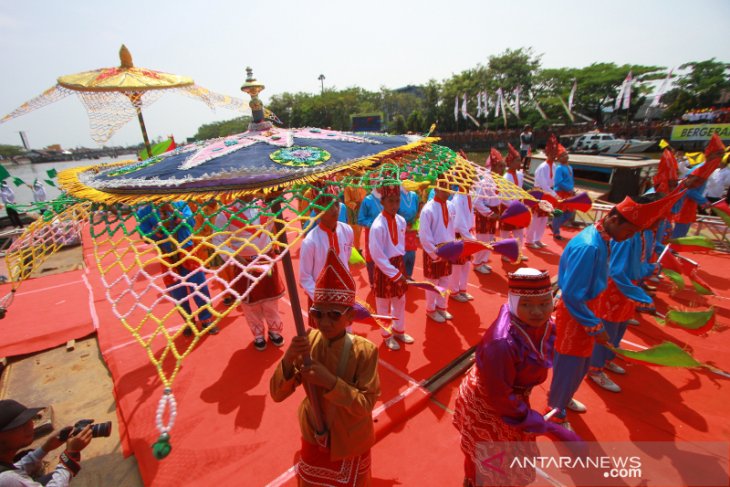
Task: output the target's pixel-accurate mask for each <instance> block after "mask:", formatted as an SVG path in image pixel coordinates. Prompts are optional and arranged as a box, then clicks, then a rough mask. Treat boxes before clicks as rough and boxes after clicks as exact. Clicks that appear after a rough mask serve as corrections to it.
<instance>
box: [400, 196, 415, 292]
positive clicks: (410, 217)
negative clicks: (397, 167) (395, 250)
mask: <svg viewBox="0 0 730 487" xmlns="http://www.w3.org/2000/svg"><path fill="white" fill-rule="evenodd" d="M398 214H399V215H400V216H402V217H403V218H404V219H405V220H406V253H405V255H404V256H403V262H404V263H405V266H406V277H407V278H408V279H411V278H412V277H413V267H414V266H415V265H416V245H417V244H416V242H417V241H418V231H417V230H414V229H413V226H414V224H415V223H416V221H417V220H418V194H417V193H416V192H415V191H408V190H406V189H405V188H404V187H403V186H401V190H400V208H399V209H398Z"/></svg>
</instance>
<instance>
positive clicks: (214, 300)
mask: <svg viewBox="0 0 730 487" xmlns="http://www.w3.org/2000/svg"><path fill="white" fill-rule="evenodd" d="M353 166H356V165H353ZM104 167H108V166H104ZM358 167H359V168H358V169H348V168H345V169H338V170H337V171H335V172H329V173H328V174H327V175H326V176H320V178H319V180H317V178H315V177H313V178H312V179H313V180H314V181H313V182H301V181H300V182H297V183H292V182H290V183H277V186H276V191H272V187H269V188H266V191H264V189H262V190H260V191H258V194H255V193H254V192H253V191H251V190H250V189H247V190H245V191H238V192H237V191H230V192H225V193H220V194H218V195H215V196H214V197H213V196H211V195H204V196H201V195H200V194H195V193H190V194H172V195H163V194H158V195H145V196H142V195H134V196H130V195H118V196H119V199H120V200H121V201H123V202H118V203H113V202H109V199H113V198H114V197H115V195H114V194H111V193H101V192H98V193H99V194H100V195H103V197H104V198H103V201H104V202H103V203H101V202H98V201H92V200H90V199H85V200H75V199H73V198H70V199H65V200H57V201H55V202H53V203H52V204H51V205H49V206H46V207H45V212H44V213H43V217H42V218H40V219H38V220H37V221H36V222H34V223H33V224H32V225H31V226H30V227H29V228H28V229H27V231H26V232H25V233H24V234H23V236H22V237H21V238H19V239H18V240H17V241H16V242H15V243H14V244H13V245H12V247H11V248H10V251H9V252H8V253H7V256H6V259H7V262H8V268H9V269H11V277H12V280H13V281H15V282H14V283H13V286H14V289H15V288H17V287H18V285H19V284H20V282H22V281H23V280H24V279H27V278H28V277H29V276H30V274H31V273H32V272H33V271H34V270H35V269H37V268H39V266H40V265H41V264H42V263H43V262H44V261H45V260H46V259H47V258H48V257H49V256H50V255H52V254H53V253H55V252H57V251H58V250H59V249H60V248H61V247H62V246H63V245H64V242H66V241H67V239H68V238H70V237H72V236H76V237H80V236H81V233H82V226H84V225H87V224H88V228H89V232H90V234H91V237H92V239H93V245H94V256H95V259H96V264H97V266H98V270H99V274H100V276H101V279H102V281H103V284H104V287H105V288H106V296H107V299H108V301H109V302H110V303H111V304H112V308H113V311H114V314H115V315H116V316H117V317H118V318H119V320H120V322H121V323H122V325H123V326H124V327H125V328H126V329H127V330H128V331H129V333H130V334H131V335H132V336H133V337H134V339H135V340H136V342H137V343H138V344H139V345H140V346H141V347H142V348H144V350H145V352H146V353H147V356H148V357H149V359H150V361H151V362H152V364H153V365H154V366H155V367H156V369H157V373H158V375H159V378H160V381H161V382H162V384H164V386H165V393H164V396H163V398H162V399H161V406H160V408H161V411H162V412H160V411H158V428H159V429H160V432H161V433H162V436H165V435H167V436H165V438H164V441H168V440H169V429H170V428H171V426H172V422H173V421H174V417H170V422H169V424H168V425H164V424H162V414H163V412H164V410H165V408H167V407H168V406H169V407H170V408H172V406H171V405H172V403H174V397H173V396H172V385H173V382H174V380H175V377H176V375H177V373H178V372H179V370H180V367H181V365H182V363H183V361H184V359H185V357H187V356H188V355H189V354H190V353H192V352H193V351H194V350H195V347H196V345H197V344H198V342H199V341H200V339H201V337H202V336H203V335H204V334H205V333H208V332H209V331H210V330H211V329H213V327H215V326H216V325H217V324H218V323H220V321H221V320H222V319H224V318H225V317H226V316H227V315H228V314H229V313H231V312H232V311H233V310H234V309H235V308H236V307H237V306H238V305H239V304H240V303H241V302H245V301H246V299H247V297H248V296H249V295H250V294H251V292H252V291H253V290H254V289H255V287H256V285H257V284H258V283H259V282H260V281H261V280H262V279H263V277H264V276H265V275H268V274H269V273H271V272H273V270H274V268H275V267H276V266H278V265H279V264H278V263H279V261H280V260H282V258H283V256H284V255H285V253H286V252H288V251H289V250H290V249H291V248H292V246H293V245H296V244H297V243H298V242H299V241H300V240H301V239H302V238H303V237H304V236H305V232H306V230H307V229H308V228H309V227H311V226H312V225H314V224H315V223H316V221H317V219H318V216H319V215H320V214H321V213H322V212H323V211H325V210H327V209H329V208H331V207H332V205H335V204H339V203H338V202H339V200H340V198H341V197H342V195H343V194H344V189H345V188H347V187H361V188H365V189H368V190H369V189H372V188H374V187H377V186H378V185H380V184H382V183H383V182H385V183H386V184H387V183H389V182H391V183H392V182H396V181H397V182H402V183H403V184H404V187H406V188H407V189H413V190H418V191H421V195H422V200H423V201H425V196H426V193H427V191H428V190H429V188H430V187H432V186H434V185H435V184H439V182H444V183H446V184H447V186H448V191H450V192H452V193H469V194H471V195H473V197H475V198H479V197H497V198H499V199H501V200H514V199H522V200H526V199H532V197H531V196H530V195H528V194H527V193H526V192H524V191H523V190H522V189H520V188H518V187H516V186H514V185H512V184H511V183H510V182H508V181H506V180H505V179H503V178H501V177H499V176H493V175H492V174H491V173H490V172H489V171H488V170H486V169H485V168H483V167H480V166H477V165H476V164H474V163H471V162H469V161H467V160H465V159H463V158H462V157H460V156H458V155H457V154H456V153H455V152H453V151H452V150H450V149H448V148H446V147H442V146H438V145H435V144H430V143H425V144H422V145H419V146H417V147H416V148H415V149H413V150H409V151H404V152H398V151H391V152H389V153H388V156H387V158H385V159H380V160H373V163H372V165H371V167H362V166H358ZM100 168H101V167H92V168H87V169H85V170H86V171H96V170H98V169H100ZM70 174H71V176H72V178H76V177H78V175H79V172H78V171H76V172H74V170H70ZM66 176H67V177H64V173H61V175H60V176H59V181H60V182H61V183H62V185H63V182H64V180H68V175H66ZM64 186H73V185H64ZM65 189H67V190H68V191H69V192H70V193H72V194H73V193H74V191H73V190H71V189H69V187H66V188H65ZM94 191H95V190H92V191H91V192H87V193H84V192H83V191H82V190H79V191H77V192H78V193H84V194H85V196H86V197H90V196H92V195H94V194H95V192H94ZM77 196H78V195H77ZM99 199H101V198H99ZM39 209H40V208H36V210H39ZM23 210H25V208H21V211H23ZM4 304H5V305H8V304H9V298H7V297H6V301H5V303H4ZM185 330H189V331H188V333H189V334H190V335H191V336H190V339H188V340H186V339H183V338H181V335H182V334H184V333H186V332H185ZM161 439H162V437H161ZM164 441H163V443H164ZM158 447H159V448H158V449H159V450H160V451H169V448H168V447H169V445H167V446H165V444H161V445H158ZM161 455H162V453H161ZM163 456H164V455H163Z"/></svg>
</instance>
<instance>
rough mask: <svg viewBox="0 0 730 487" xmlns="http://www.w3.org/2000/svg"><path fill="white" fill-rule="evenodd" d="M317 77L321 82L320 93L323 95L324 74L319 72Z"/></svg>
mask: <svg viewBox="0 0 730 487" xmlns="http://www.w3.org/2000/svg"><path fill="white" fill-rule="evenodd" d="M317 79H318V80H319V81H320V83H322V94H323V95H324V75H323V74H320V75H319V78H317Z"/></svg>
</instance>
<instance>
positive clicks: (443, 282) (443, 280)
mask: <svg viewBox="0 0 730 487" xmlns="http://www.w3.org/2000/svg"><path fill="white" fill-rule="evenodd" d="M426 280H427V281H428V282H432V283H434V284H436V285H437V286H441V287H442V288H444V289H449V281H451V275H448V276H444V277H440V278H438V279H426ZM446 303H447V301H446V297H445V296H441V295H440V294H438V293H434V292H431V291H426V313H431V312H432V311H436V309H437V308H438V309H443V310H445V309H446V308H447V306H446Z"/></svg>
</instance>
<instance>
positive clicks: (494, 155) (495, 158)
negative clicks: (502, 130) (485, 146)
mask: <svg viewBox="0 0 730 487" xmlns="http://www.w3.org/2000/svg"><path fill="white" fill-rule="evenodd" d="M489 160H490V162H491V163H492V164H494V163H495V162H504V158H503V157H502V154H500V152H499V151H498V150H497V149H495V148H494V147H492V150H490V151H489Z"/></svg>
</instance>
